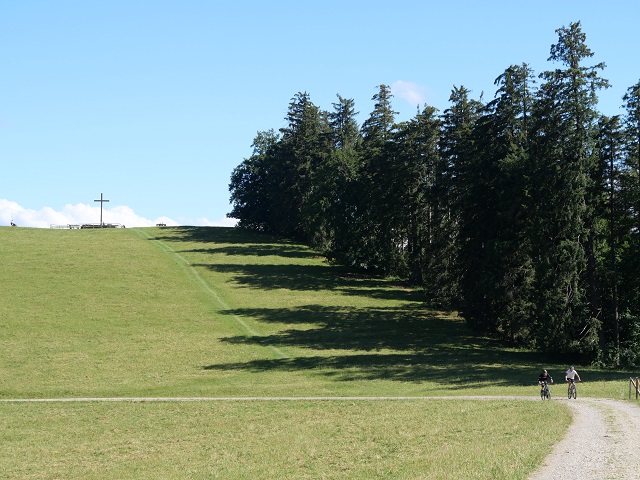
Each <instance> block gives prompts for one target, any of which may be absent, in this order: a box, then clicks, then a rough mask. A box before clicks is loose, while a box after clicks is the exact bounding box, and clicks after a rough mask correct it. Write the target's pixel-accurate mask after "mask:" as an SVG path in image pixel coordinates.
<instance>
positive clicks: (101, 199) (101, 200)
mask: <svg viewBox="0 0 640 480" xmlns="http://www.w3.org/2000/svg"><path fill="white" fill-rule="evenodd" d="M108 201H109V200H104V199H103V198H102V194H100V200H94V202H100V226H102V204H103V203H104V202H108Z"/></svg>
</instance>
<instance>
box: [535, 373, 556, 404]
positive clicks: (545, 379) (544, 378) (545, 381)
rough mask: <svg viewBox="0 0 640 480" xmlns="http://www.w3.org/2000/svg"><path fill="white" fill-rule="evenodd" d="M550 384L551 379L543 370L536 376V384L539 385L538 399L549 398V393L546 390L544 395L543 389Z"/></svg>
mask: <svg viewBox="0 0 640 480" xmlns="http://www.w3.org/2000/svg"><path fill="white" fill-rule="evenodd" d="M550 383H553V377H551V375H549V373H548V372H547V371H546V370H543V371H542V373H541V374H540V375H538V384H539V385H540V397H542V398H544V397H545V396H546V397H547V398H551V393H550V392H549V391H548V390H547V392H546V393H545V388H546V387H547V385H549V384H550Z"/></svg>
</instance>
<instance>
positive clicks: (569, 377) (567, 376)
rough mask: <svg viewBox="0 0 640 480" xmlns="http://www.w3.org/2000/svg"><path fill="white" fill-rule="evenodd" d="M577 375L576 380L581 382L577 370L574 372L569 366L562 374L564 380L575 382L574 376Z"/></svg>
mask: <svg viewBox="0 0 640 480" xmlns="http://www.w3.org/2000/svg"><path fill="white" fill-rule="evenodd" d="M576 377H578V381H579V382H581V381H582V380H580V375H578V372H576V369H575V368H573V367H569V370H567V373H565V375H564V379H565V381H567V382H569V383H575V381H576V380H575V378H576Z"/></svg>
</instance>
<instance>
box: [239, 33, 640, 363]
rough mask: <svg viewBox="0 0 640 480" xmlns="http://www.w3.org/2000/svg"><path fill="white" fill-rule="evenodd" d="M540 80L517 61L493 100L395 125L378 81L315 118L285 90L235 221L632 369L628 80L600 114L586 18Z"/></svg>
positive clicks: (503, 326) (638, 103)
mask: <svg viewBox="0 0 640 480" xmlns="http://www.w3.org/2000/svg"><path fill="white" fill-rule="evenodd" d="M556 32H557V34H558V42H557V43H556V44H554V45H552V47H551V50H550V57H549V60H550V61H551V62H553V65H554V66H555V69H553V70H549V71H545V72H543V73H541V74H540V75H538V76H536V75H535V74H534V72H533V71H532V70H531V69H530V67H529V66H528V65H527V64H522V65H512V66H510V67H509V68H507V69H506V70H505V71H504V73H502V74H501V75H500V76H499V77H498V78H497V79H496V81H495V85H496V93H495V97H494V99H493V100H492V101H490V102H487V103H485V102H483V101H482V100H477V99H472V98H471V97H470V92H469V90H467V89H466V88H464V87H454V88H453V90H452V93H451V97H450V99H449V100H450V104H449V108H447V109H446V110H445V111H444V112H442V114H440V113H439V112H438V111H437V110H436V109H435V108H433V107H431V106H428V105H425V106H424V108H422V109H419V110H418V111H417V113H416V115H415V117H413V118H412V119H410V120H409V121H405V122H396V120H395V117H396V115H397V114H396V112H394V110H393V107H392V95H391V91H390V89H389V87H388V86H386V85H381V86H379V88H378V91H377V93H376V94H375V95H374V96H373V101H374V107H373V111H372V112H371V113H370V115H369V116H368V117H367V118H366V119H365V120H364V122H363V123H362V125H359V123H358V121H357V120H356V117H357V116H358V112H356V111H355V105H354V101H353V100H350V99H345V98H343V97H341V96H340V95H338V96H337V101H336V103H333V104H332V107H333V109H332V110H330V111H323V110H321V109H320V108H319V107H317V106H316V105H314V104H313V103H312V101H311V98H310V96H309V94H308V93H298V94H296V95H295V96H294V97H293V99H292V100H291V103H290V105H289V109H288V114H287V117H286V122H287V123H286V126H285V127H284V128H282V129H280V130H279V131H278V132H276V131H275V130H268V131H264V132H260V133H258V134H257V136H256V138H255V139H254V141H253V153H252V155H251V156H250V157H249V158H247V159H245V160H244V161H243V162H242V163H241V164H240V165H239V166H238V167H237V168H236V169H235V170H234V172H233V174H232V177H231V183H230V192H231V201H232V206H233V209H232V211H231V212H230V213H229V216H230V217H233V218H237V219H239V226H240V227H245V228H253V229H256V230H260V231H266V232H272V233H275V234H278V235H282V236H285V237H288V238H295V239H298V240H302V241H305V242H308V243H310V244H312V245H314V246H315V247H317V248H319V249H320V250H321V251H322V252H323V253H324V254H325V255H326V256H327V258H329V259H330V260H331V261H333V262H335V263H338V264H342V265H347V266H350V267H351V268H354V269H364V270H367V271H370V272H375V273H379V274H384V275H391V276H397V277H400V278H403V279H407V280H410V281H411V282H413V283H414V284H416V285H420V286H422V287H423V288H424V290H425V292H426V293H427V298H429V299H430V301H431V302H433V304H434V305H438V306H443V307H448V308H455V309H458V310H459V311H461V313H462V314H463V315H464V317H465V318H466V320H467V321H468V322H469V323H470V324H471V325H472V326H473V327H475V328H476V329H478V330H481V331H485V332H487V333H489V334H491V335H496V336H500V337H503V338H504V339H505V340H508V341H509V342H511V343H513V344H516V345H526V346H529V347H533V348H537V349H540V350H544V351H548V352H560V353H573V354H576V353H579V354H581V355H584V356H586V357H588V358H591V359H592V360H594V361H597V362H600V363H602V364H605V365H614V366H618V365H639V364H640V278H639V276H640V264H639V263H640V251H639V247H640V82H639V83H638V84H636V85H634V86H631V87H630V88H629V89H628V90H627V92H626V94H625V96H624V98H623V105H622V111H623V112H624V113H623V114H622V115H616V116H612V117H607V116H604V115H602V114H600V113H599V112H598V110H597V100H598V97H597V95H598V92H599V91H600V90H601V89H604V88H607V87H608V86H609V85H608V82H607V80H605V79H604V78H602V77H601V72H602V71H603V69H604V67H605V66H604V64H597V65H589V59H590V58H591V57H592V56H593V53H592V52H591V50H590V49H589V48H588V47H587V45H586V35H585V34H584V33H583V32H582V29H581V26H580V23H579V22H578V23H573V24H570V25H569V27H563V28H560V29H558V30H557V31H556Z"/></svg>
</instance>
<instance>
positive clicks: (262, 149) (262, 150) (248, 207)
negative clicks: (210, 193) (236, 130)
mask: <svg viewBox="0 0 640 480" xmlns="http://www.w3.org/2000/svg"><path fill="white" fill-rule="evenodd" d="M279 141H280V137H279V135H278V134H277V133H275V131H274V130H273V129H272V130H268V131H266V132H258V134H257V135H256V137H255V139H254V140H253V144H252V147H253V153H252V155H251V156H250V157H249V158H247V159H245V160H244V161H243V162H242V163H241V164H240V165H238V166H237V167H236V168H235V169H234V170H233V172H232V173H231V181H230V183H229V192H230V193H231V206H232V208H231V212H230V213H228V214H227V217H230V218H236V219H238V226H239V227H242V228H250V229H254V230H259V231H265V232H273V231H274V229H273V223H272V213H273V207H274V200H273V198H274V195H275V192H276V190H277V188H278V187H277V179H276V176H275V175H274V174H273V165H274V158H275V156H276V155H277V149H278V142H279Z"/></svg>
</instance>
